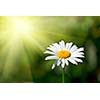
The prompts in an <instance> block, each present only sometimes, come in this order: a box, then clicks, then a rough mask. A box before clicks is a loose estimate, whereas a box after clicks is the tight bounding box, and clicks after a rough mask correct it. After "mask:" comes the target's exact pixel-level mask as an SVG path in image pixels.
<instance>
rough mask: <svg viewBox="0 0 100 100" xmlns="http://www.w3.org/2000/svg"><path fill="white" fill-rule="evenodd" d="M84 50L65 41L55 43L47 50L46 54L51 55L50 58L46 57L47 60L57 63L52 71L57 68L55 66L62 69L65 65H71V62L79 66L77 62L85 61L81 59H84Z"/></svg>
mask: <svg viewBox="0 0 100 100" xmlns="http://www.w3.org/2000/svg"><path fill="white" fill-rule="evenodd" d="M83 51H84V48H83V47H81V48H78V47H77V46H76V45H73V43H72V42H70V43H65V42H64V41H63V40H62V41H60V42H59V43H53V44H52V45H50V46H49V47H47V50H46V51H45V52H44V53H46V54H50V56H48V57H46V58H45V60H51V59H53V60H54V59H55V60H56V62H55V63H54V64H53V65H52V69H54V68H55V65H57V66H60V65H61V67H62V68H64V67H65V65H67V66H68V65H69V62H71V63H72V64H75V65H77V64H78V63H77V62H80V63H82V62H83V61H82V60H81V59H79V58H84V53H83Z"/></svg>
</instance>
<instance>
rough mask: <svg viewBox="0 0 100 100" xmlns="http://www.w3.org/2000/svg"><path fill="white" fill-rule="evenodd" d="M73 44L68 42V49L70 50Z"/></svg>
mask: <svg viewBox="0 0 100 100" xmlns="http://www.w3.org/2000/svg"><path fill="white" fill-rule="evenodd" d="M72 44H73V43H72V42H70V43H68V45H67V46H66V49H67V50H70V48H71V46H72Z"/></svg>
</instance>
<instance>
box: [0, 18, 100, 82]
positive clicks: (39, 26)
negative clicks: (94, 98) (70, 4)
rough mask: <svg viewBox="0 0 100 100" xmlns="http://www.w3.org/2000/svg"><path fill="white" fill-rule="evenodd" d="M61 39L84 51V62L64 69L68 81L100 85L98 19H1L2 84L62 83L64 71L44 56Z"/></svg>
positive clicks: (99, 32)
mask: <svg viewBox="0 0 100 100" xmlns="http://www.w3.org/2000/svg"><path fill="white" fill-rule="evenodd" d="M60 40H64V41H65V42H73V43H75V44H76V45H78V47H84V48H85V59H83V61H84V63H82V64H79V65H78V66H76V65H72V64H70V65H69V66H67V67H65V82H66V83H77V82H78V83H89V82H92V83H94V82H100V17H99V16H98V17H94V16H19V17H18V16H1V17H0V82H12V83H16V82H18V83H23V82H25V83H26V82H29V83H30V82H31V83H32V82H33V83H61V80H62V79H61V78H62V73H61V68H60V67H56V68H55V69H54V70H52V69H51V66H52V64H53V62H54V61H45V57H46V56H47V55H45V54H44V53H43V52H44V51H45V50H46V48H47V46H49V45H50V44H51V43H54V42H59V41H60Z"/></svg>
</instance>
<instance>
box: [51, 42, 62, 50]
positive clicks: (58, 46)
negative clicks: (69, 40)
mask: <svg viewBox="0 0 100 100" xmlns="http://www.w3.org/2000/svg"><path fill="white" fill-rule="evenodd" d="M52 45H53V46H54V47H55V48H56V49H57V50H61V48H60V45H59V44H58V43H53V44H52Z"/></svg>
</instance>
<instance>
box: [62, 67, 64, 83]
mask: <svg viewBox="0 0 100 100" xmlns="http://www.w3.org/2000/svg"><path fill="white" fill-rule="evenodd" d="M62 83H64V68H62Z"/></svg>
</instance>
